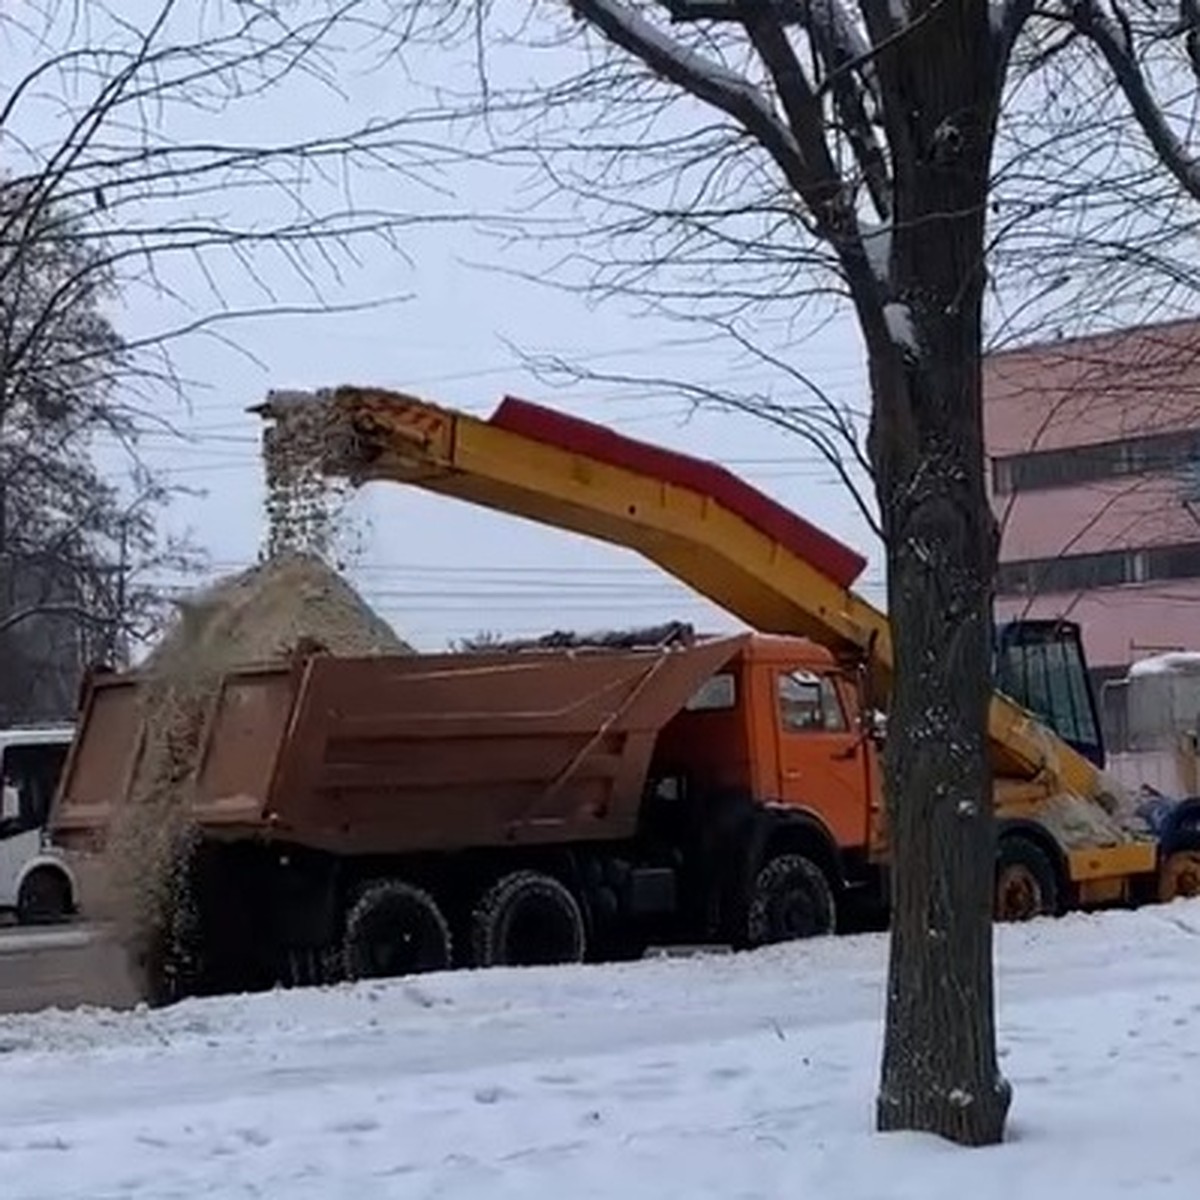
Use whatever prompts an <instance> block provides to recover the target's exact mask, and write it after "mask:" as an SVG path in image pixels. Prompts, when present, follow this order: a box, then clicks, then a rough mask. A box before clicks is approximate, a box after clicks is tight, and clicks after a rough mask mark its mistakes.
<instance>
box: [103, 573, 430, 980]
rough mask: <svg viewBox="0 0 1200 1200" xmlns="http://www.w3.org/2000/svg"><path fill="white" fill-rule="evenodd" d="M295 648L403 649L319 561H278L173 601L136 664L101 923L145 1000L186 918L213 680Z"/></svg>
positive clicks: (348, 651)
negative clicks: (191, 817) (131, 744)
mask: <svg viewBox="0 0 1200 1200" xmlns="http://www.w3.org/2000/svg"><path fill="white" fill-rule="evenodd" d="M304 643H307V644H308V645H310V646H316V647H319V648H321V649H323V650H326V651H329V652H330V653H334V654H347V655H362V654H397V653H410V652H411V650H410V647H408V646H407V645H406V644H405V643H404V642H403V641H401V640H400V638H399V637H397V636H396V634H395V632H394V631H393V630H392V629H391V627H390V626H389V625H388V624H387V623H386V622H384V621H383V620H382V619H381V618H380V617H378V616H377V615H376V614H375V613H374V612H373V611H372V610H371V609H370V607H369V606H368V605H367V604H366V602H365V601H364V600H363V599H362V598H361V597H360V596H359V595H358V594H357V593H356V592H355V591H354V589H353V588H352V587H350V585H349V584H348V583H346V581H345V580H343V579H342V578H340V577H339V576H338V575H337V573H336V572H335V571H333V570H332V568H330V567H328V566H327V565H326V564H325V563H324V562H323V561H322V560H321V559H320V558H319V557H317V556H316V555H314V554H303V553H286V554H283V555H281V556H279V557H278V558H274V559H271V560H270V561H268V562H266V563H264V564H261V565H259V566H255V567H252V568H250V569H249V570H247V571H243V572H241V573H240V574H237V575H233V576H230V577H228V578H226V579H222V580H220V581H218V582H217V583H215V584H214V585H213V586H211V587H210V588H208V589H206V590H204V591H201V592H199V593H197V594H196V595H194V596H190V597H187V598H185V599H183V600H182V601H180V603H179V613H178V616H177V618H176V620H175V622H174V624H173V625H172V627H171V628H170V629H169V630H168V631H167V633H166V635H165V636H164V637H163V639H162V640H161V642H160V643H159V644H158V645H157V646H156V647H155V648H154V650H153V651H152V652H151V653H150V655H149V656H148V658H147V659H146V661H145V663H144V664H143V665H142V668H141V669H142V670H143V671H144V672H145V681H144V683H143V684H142V686H141V687H140V688H139V709H140V713H141V719H142V722H143V728H144V749H143V753H142V756H141V758H140V760H139V762H138V767H137V771H136V773H135V776H134V779H133V783H132V786H131V788H130V792H129V796H128V798H127V803H125V804H124V805H122V806H120V807H119V808H118V810H117V814H116V816H115V818H114V820H113V823H112V826H111V828H110V830H109V839H108V846H107V854H106V860H107V861H106V868H107V875H108V883H109V887H110V890H111V897H110V904H111V907H112V912H111V914H107V915H111V917H112V918H113V919H114V921H115V923H116V926H117V929H118V936H119V940H120V942H121V944H122V945H123V946H124V947H125V948H126V950H127V952H128V954H129V956H130V959H131V965H132V967H133V969H134V970H135V972H137V973H138V975H139V976H140V977H141V980H142V987H143V990H144V992H145V994H146V995H148V996H156V995H157V994H159V991H160V986H161V984H162V976H163V972H164V970H165V969H166V968H165V967H164V963H166V962H167V960H168V959H169V958H171V954H170V953H169V951H171V950H172V949H175V950H177V949H178V947H179V944H180V942H181V940H182V939H183V937H184V934H185V930H186V926H187V922H188V920H189V916H190V914H189V909H188V902H187V901H188V897H187V891H186V883H185V880H184V879H183V877H182V875H181V872H180V870H179V869H178V864H179V863H180V861H181V860H182V859H183V858H184V857H185V856H186V849H187V846H188V844H189V840H190V839H191V838H192V837H193V836H194V832H195V831H194V830H192V829H191V828H190V826H189V824H188V820H187V811H188V807H189V800H190V798H191V788H192V773H193V770H194V768H195V767H196V765H197V758H198V755H199V752H200V749H201V744H202V740H203V736H204V730H205V728H206V726H207V723H208V721H209V719H210V717H211V714H212V708H213V705H214V703H215V701H216V698H217V695H218V692H219V687H220V680H221V678H222V676H223V675H224V674H225V673H227V672H228V671H230V670H233V669H236V668H238V667H243V666H247V665H251V664H258V663H263V662H269V661H273V660H282V659H286V658H287V657H288V656H289V655H290V654H292V653H293V652H294V651H295V650H296V649H297V647H298V646H300V645H302V644H304Z"/></svg>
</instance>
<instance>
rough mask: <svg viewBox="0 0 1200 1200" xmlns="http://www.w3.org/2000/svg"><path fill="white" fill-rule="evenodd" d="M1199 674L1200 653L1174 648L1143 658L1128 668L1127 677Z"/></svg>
mask: <svg viewBox="0 0 1200 1200" xmlns="http://www.w3.org/2000/svg"><path fill="white" fill-rule="evenodd" d="M1197 674H1200V653H1197V652H1195V651H1190V650H1189V651H1184V650H1176V651H1172V652H1171V653H1169V654H1155V655H1152V656H1151V657H1150V658H1143V659H1141V660H1139V661H1138V662H1135V663H1134V664H1133V666H1131V667H1130V668H1129V678H1130V679H1139V678H1142V677H1145V676H1147V675H1197Z"/></svg>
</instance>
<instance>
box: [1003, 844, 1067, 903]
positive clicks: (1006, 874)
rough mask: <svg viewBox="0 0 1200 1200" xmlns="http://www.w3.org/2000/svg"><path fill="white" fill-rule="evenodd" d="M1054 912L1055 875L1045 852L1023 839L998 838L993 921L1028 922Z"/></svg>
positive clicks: (1056, 897) (1052, 865)
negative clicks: (994, 919)
mask: <svg viewBox="0 0 1200 1200" xmlns="http://www.w3.org/2000/svg"><path fill="white" fill-rule="evenodd" d="M1057 912H1058V876H1057V875H1056V874H1055V871H1054V864H1053V863H1052V862H1051V861H1050V859H1049V856H1048V855H1047V854H1046V852H1045V851H1044V850H1043V849H1042V848H1041V847H1040V846H1038V845H1036V844H1035V843H1033V842H1031V841H1030V840H1029V839H1028V838H1025V837H1016V836H1011V837H1005V838H1001V839H1000V848H999V851H998V852H997V856H996V895H995V908H994V915H995V918H996V920H997V921H1032V920H1033V919H1034V918H1035V917H1052V916H1054V915H1055V914H1057Z"/></svg>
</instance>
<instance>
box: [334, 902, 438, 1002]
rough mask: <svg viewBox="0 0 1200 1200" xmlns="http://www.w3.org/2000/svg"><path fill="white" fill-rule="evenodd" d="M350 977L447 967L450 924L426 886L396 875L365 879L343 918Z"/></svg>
mask: <svg viewBox="0 0 1200 1200" xmlns="http://www.w3.org/2000/svg"><path fill="white" fill-rule="evenodd" d="M342 958H343V962H344V965H345V972H346V977H347V978H348V979H351V980H354V979H389V978H393V977H395V976H398V975H418V974H424V973H425V972H427V971H445V970H448V969H449V967H450V960H451V945H450V926H449V925H448V924H447V922H446V918H445V917H444V916H443V915H442V910H441V909H440V908H438V906H437V902H436V901H435V900H434V899H433V897H432V896H430V895H429V893H428V892H424V891H422V890H421V889H420V888H418V887H413V886H412V884H410V883H404V882H402V881H401V880H399V879H388V880H383V881H381V882H379V883H373V884H370V885H368V886H367V887H366V888H365V889H364V890H363V891H362V892H361V893H360V895H359V897H358V900H357V901H356V902H355V904H354V906H353V907H352V908H351V910H350V913H349V915H348V916H347V918H346V934H345V938H344V940H343V943H342Z"/></svg>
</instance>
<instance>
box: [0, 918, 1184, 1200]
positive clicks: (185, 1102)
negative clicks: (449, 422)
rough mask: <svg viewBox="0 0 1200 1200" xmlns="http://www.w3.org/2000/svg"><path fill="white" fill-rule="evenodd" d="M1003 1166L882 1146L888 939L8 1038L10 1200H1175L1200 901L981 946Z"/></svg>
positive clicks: (1041, 925)
mask: <svg viewBox="0 0 1200 1200" xmlns="http://www.w3.org/2000/svg"><path fill="white" fill-rule="evenodd" d="M997 942H998V960H999V961H998V981H999V1008H998V1014H999V1041H1000V1053H1001V1060H1002V1064H1003V1068H1004V1071H1005V1073H1006V1075H1007V1076H1008V1077H1009V1079H1010V1080H1011V1081H1012V1083H1013V1086H1014V1090H1015V1103H1014V1109H1013V1115H1012V1121H1011V1125H1010V1132H1011V1138H1010V1141H1009V1143H1008V1144H1006V1145H1004V1146H1001V1147H997V1148H994V1149H989V1150H959V1149H956V1148H953V1147H950V1146H948V1145H945V1144H943V1143H941V1142H938V1141H936V1140H934V1139H931V1138H927V1137H920V1136H910V1135H893V1136H889V1137H879V1136H876V1135H874V1134H873V1133H872V1132H871V1114H872V1106H873V1101H874V1095H875V1087H876V1081H877V1074H878V1062H879V1043H880V1035H881V1013H882V1010H883V999H884V998H883V987H884V982H885V967H886V941H885V939H884V938H882V937H862V938H842V939H821V940H819V941H816V942H808V943H803V944H793V945H791V946H786V947H773V948H771V949H768V950H765V951H760V952H757V953H754V954H747V955H733V956H721V957H714V958H697V959H692V960H669V961H658V962H655V961H647V962H641V963H632V964H623V965H620V966H608V967H573V968H560V969H552V968H551V969H533V970H525V971H520V970H510V971H480V972H462V973H458V974H453V975H438V976H427V977H424V978H421V979H418V980H414V981H397V982H394V983H388V984H382V983H373V984H359V985H356V986H353V987H348V986H342V987H338V988H332V989H328V990H307V991H300V992H290V993H289V992H277V993H273V994H268V995H262V996H256V997H233V998H222V999H219V1000H209V1001H189V1002H187V1003H185V1004H181V1005H178V1006H176V1007H174V1008H171V1009H166V1010H160V1011H143V1012H135V1013H129V1014H121V1015H117V1014H113V1013H107V1012H94V1011H93V1012H80V1013H76V1014H63V1013H46V1014H40V1015H34V1016H23V1017H14V1018H5V1019H0V1170H3V1178H4V1180H5V1189H4V1196H5V1200H97V1198H98V1197H109V1196H111V1197H117V1196H120V1197H122V1198H123V1200H165V1198H167V1197H188V1198H191V1197H200V1196H204V1197H208V1198H210V1200H235V1198H239V1200H240V1198H241V1197H246V1196H256V1195H257V1196H267V1197H276V1196H286V1197H288V1200H330V1198H331V1197H344V1196H353V1197H355V1200H426V1198H429V1200H432V1198H433V1197H437V1198H438V1200H481V1198H483V1197H487V1198H488V1200H551V1198H553V1197H570V1198H571V1200H679V1198H681V1197H686V1198H687V1200H793V1198H795V1197H809V1196H819V1197H822V1198H824V1200H885V1198H886V1200H964V1197H971V1198H972V1200H1012V1197H1017V1196H1020V1197H1030V1198H1033V1200H1043V1198H1045V1200H1049V1198H1051V1197H1063V1198H1066V1197H1074V1196H1087V1197H1088V1198H1089V1200H1133V1197H1138V1198H1139V1200H1140V1198H1143V1197H1146V1198H1149V1200H1183V1198H1184V1197H1190V1196H1191V1195H1192V1193H1193V1192H1194V1191H1195V1176H1196V1169H1197V1166H1200V1158H1198V1154H1197V1150H1196V1148H1195V1147H1196V1139H1195V1121H1196V1101H1195V1078H1196V1070H1195V1069H1196V1067H1197V1065H1200V902H1195V901H1192V902H1179V903H1176V904H1174V905H1171V906H1170V907H1167V908H1157V909H1145V910H1143V911H1141V912H1139V913H1114V914H1110V915H1107V916H1101V917H1081V916H1072V917H1067V918H1064V919H1062V920H1060V921H1038V922H1033V923H1031V924H1029V925H1025V926H1007V927H1001V928H1000V929H998V930H997Z"/></svg>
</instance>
